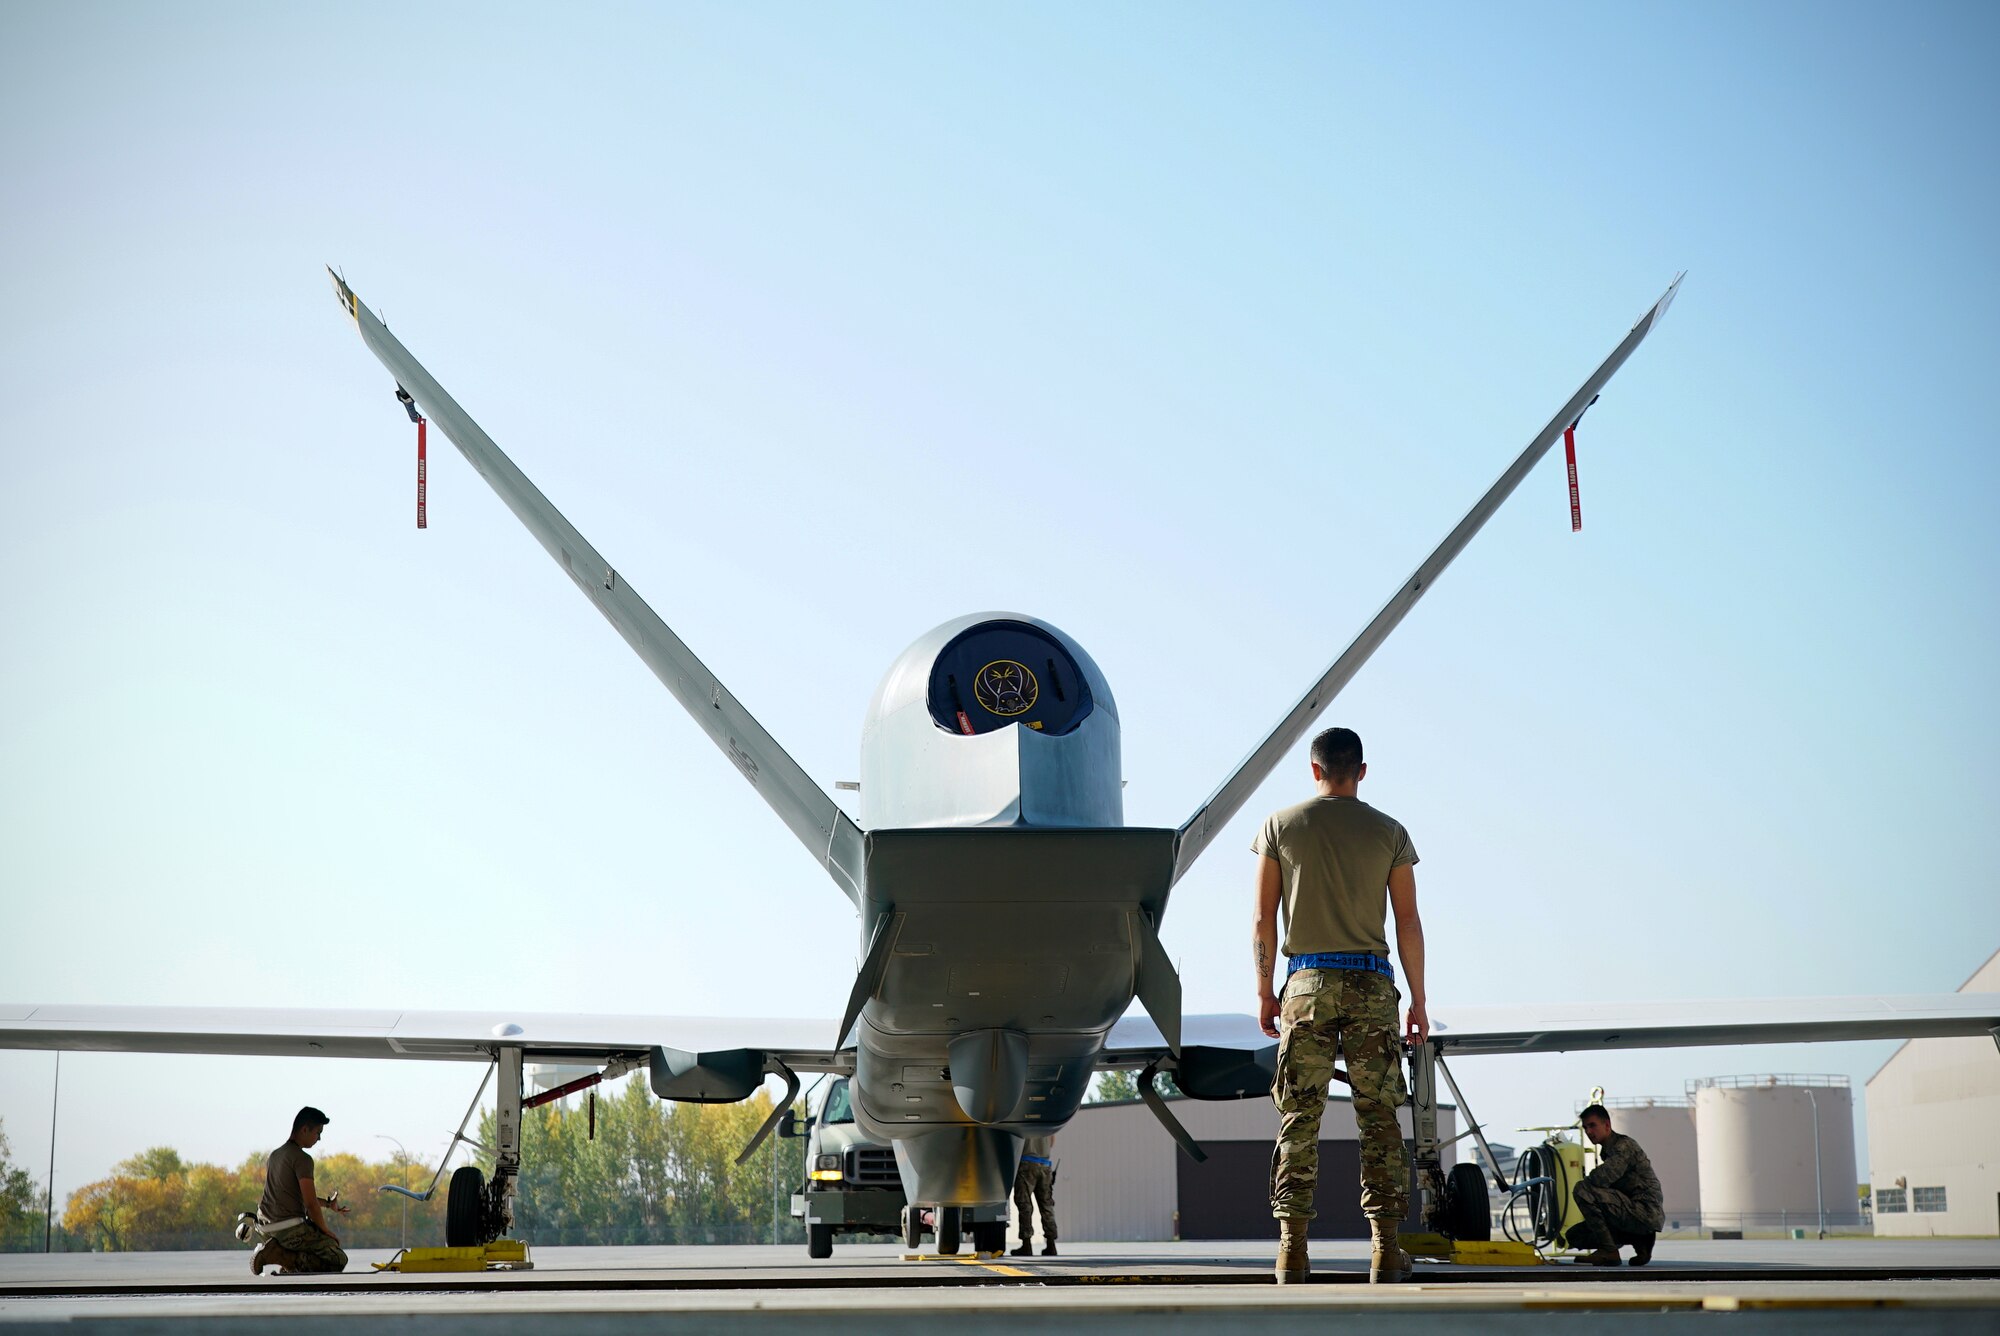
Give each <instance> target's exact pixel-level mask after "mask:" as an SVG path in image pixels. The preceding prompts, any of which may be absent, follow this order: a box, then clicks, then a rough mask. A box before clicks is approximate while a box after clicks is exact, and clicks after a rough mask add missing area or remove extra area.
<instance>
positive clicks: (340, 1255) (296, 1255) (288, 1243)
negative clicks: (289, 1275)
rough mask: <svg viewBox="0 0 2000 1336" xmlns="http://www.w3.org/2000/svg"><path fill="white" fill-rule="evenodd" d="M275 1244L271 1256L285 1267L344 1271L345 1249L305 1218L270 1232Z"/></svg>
mask: <svg viewBox="0 0 2000 1336" xmlns="http://www.w3.org/2000/svg"><path fill="white" fill-rule="evenodd" d="M270 1239H271V1242H272V1243H273V1244H275V1245H277V1248H278V1250H279V1251H278V1255H277V1256H275V1257H273V1258H271V1260H272V1261H273V1262H276V1263H277V1264H278V1265H279V1266H282V1267H284V1268H285V1269H286V1270H288V1271H299V1272H321V1271H345V1270H346V1269H347V1250H346V1249H344V1248H342V1247H341V1246H340V1244H339V1243H337V1242H335V1241H334V1237H333V1235H331V1234H329V1233H327V1232H326V1231H324V1230H322V1229H321V1228H320V1227H319V1226H317V1225H315V1224H314V1223H313V1222H312V1221H310V1220H307V1221H304V1222H302V1223H300V1224H296V1225H293V1226H292V1227H291V1228H290V1229H281V1230H279V1231H278V1232H277V1233H275V1234H273V1235H271V1236H270Z"/></svg>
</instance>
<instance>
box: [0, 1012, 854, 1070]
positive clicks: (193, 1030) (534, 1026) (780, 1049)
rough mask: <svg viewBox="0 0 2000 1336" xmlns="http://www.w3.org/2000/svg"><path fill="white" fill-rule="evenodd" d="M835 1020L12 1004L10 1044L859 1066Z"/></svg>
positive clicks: (6, 1023) (2, 1041) (1, 1022)
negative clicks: (668, 1053)
mask: <svg viewBox="0 0 2000 1336" xmlns="http://www.w3.org/2000/svg"><path fill="white" fill-rule="evenodd" d="M832 1030H833V1022H831V1021H827V1020H755V1019H751V1018H748V1017H743V1018H731V1019H716V1018H713V1017H701V1016H623V1015H578V1014H566V1013H548V1012H515V1011H396V1010H390V1009H384V1010H380V1011H364V1010H351V1011H350V1010H307V1009H299V1008H285V1007H100V1006H59V1005H40V1006H35V1005H8V1004H4V1003H0V1048H33V1049H45V1050H46V1049H61V1050H64V1051H66V1052H94V1053H214V1054H224V1055H229V1056H240V1057H284V1058H297V1057H313V1058H405V1059H416V1060H419V1061H431V1062H451V1061H465V1062H487V1061H491V1060H492V1058H493V1055H494V1051H495V1050H496V1049H497V1048H499V1047H500V1046H501V1045H503V1044H504V1045H507V1046H510V1047H520V1048H523V1049H525V1050H527V1056H528V1060H529V1061H532V1062H555V1061H559V1060H563V1059H576V1060H581V1061H590V1062H605V1061H609V1060H610V1059H612V1058H616V1057H631V1056H640V1057H643V1056H644V1055H646V1054H647V1053H649V1052H651V1051H652V1049H654V1048H655V1047H658V1046H664V1047H668V1048H672V1049H678V1050H681V1051H683V1052H688V1053H697V1054H701V1053H718V1052H727V1051H731V1050H744V1049H747V1050H752V1051H755V1052H758V1053H761V1054H765V1055H767V1056H770V1057H774V1058H777V1059H779V1060H781V1061H782V1062H783V1063H784V1064H785V1065H786V1066H788V1067H790V1068H791V1069H792V1070H794V1071H808V1072H813V1071H833V1072H849V1071H852V1070H853V1068H854V1051H853V1050H852V1049H851V1048H850V1049H834V1048H828V1047H827V1046H826V1036H827V1035H828V1034H829V1033H831V1032H832Z"/></svg>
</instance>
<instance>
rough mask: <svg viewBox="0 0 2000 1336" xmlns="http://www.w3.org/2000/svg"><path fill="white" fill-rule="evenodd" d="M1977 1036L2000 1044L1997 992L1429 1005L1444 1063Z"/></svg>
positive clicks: (1432, 1030)
mask: <svg viewBox="0 0 2000 1336" xmlns="http://www.w3.org/2000/svg"><path fill="white" fill-rule="evenodd" d="M1982 1034H1991V1035H1993V1036H1994V1038H1995V1041H1996V1042H2000V993H1935V994H1917V995H1915V996H1901V997H1772V998H1752V999H1739V1000H1734V1001H1730V1000H1716V1001H1693V1002H1603V1003H1594V1004H1591V1005H1588V1006H1558V1005H1552V1004H1547V1003H1541V1004H1534V1005H1529V1006H1517V1007H1507V1006H1501V1007H1435V1006H1434V1007H1432V1008H1431V1038H1433V1039H1435V1040H1437V1041H1439V1042H1440V1043H1441V1044H1442V1045H1443V1048H1444V1053H1445V1056H1446V1057H1453V1056H1456V1055H1458V1054H1461V1053H1464V1054H1473V1053H1573V1052H1577V1051H1580V1050H1586V1049H1610V1048H1692V1047H1708V1046H1712V1045H1716V1044H1798V1043H1824V1042H1831V1041H1835V1040H1847V1039H1936V1038H1941V1037H1948V1036H1952V1035H1982Z"/></svg>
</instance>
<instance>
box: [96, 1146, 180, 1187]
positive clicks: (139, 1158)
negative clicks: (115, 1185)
mask: <svg viewBox="0 0 2000 1336" xmlns="http://www.w3.org/2000/svg"><path fill="white" fill-rule="evenodd" d="M187 1171H188V1166H187V1162H186V1161H184V1160H182V1159H181V1153H180V1152H179V1151H177V1150H175V1149H174V1148H173V1147H172V1146H154V1147H152V1148H151V1149H150V1150H142V1151H140V1152H139V1153H138V1154H137V1155H134V1156H133V1157H132V1158H131V1159H129V1160H120V1161H119V1162H118V1165H117V1167H115V1168H114V1169H112V1171H111V1172H112V1173H114V1174H119V1175H122V1176H124V1177H126V1178H150V1179H153V1180H154V1181H156V1182H164V1181H165V1180H167V1179H170V1178H185V1177H186V1176H187Z"/></svg>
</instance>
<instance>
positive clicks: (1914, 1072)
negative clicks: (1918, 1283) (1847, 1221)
mask: <svg viewBox="0 0 2000 1336" xmlns="http://www.w3.org/2000/svg"><path fill="white" fill-rule="evenodd" d="M1958 991H1960V992H1961V993H2000V951H1996V952H1994V953H1993V954H1992V955H1991V956H1989V957H1987V959H1986V963H1985V964H1984V965H1981V966H1980V967H1979V968H1978V969H1977V970H1975V971H1973V975H1972V977H1971V978H1970V979H1967V980H1966V981H1965V984H1964V986H1963V987H1961V988H1960V989H1959V990H1958ZM1867 1100H1868V1177H1869V1180H1870V1182H1871V1183H1872V1185H1873V1187H1872V1195H1873V1198H1874V1205H1875V1232H1876V1233H1877V1234H1889V1235H1903V1236H1907V1235H1927V1234H1996V1233H2000V1047H1996V1046H1995V1040H1994V1039H1991V1038H1961V1039H1913V1040H1911V1041H1910V1042H1908V1043H1906V1044H1904V1045H1903V1046H1902V1047H1901V1048H1899V1049H1897V1050H1896V1053H1895V1055H1894V1056H1893V1057H1891V1058H1890V1059H1889V1060H1888V1061H1887V1062H1885V1063H1883V1064H1882V1068H1881V1070H1880V1071H1878V1072H1876V1073H1875V1075H1873V1076H1871V1077H1869V1078H1868V1087H1867Z"/></svg>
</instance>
